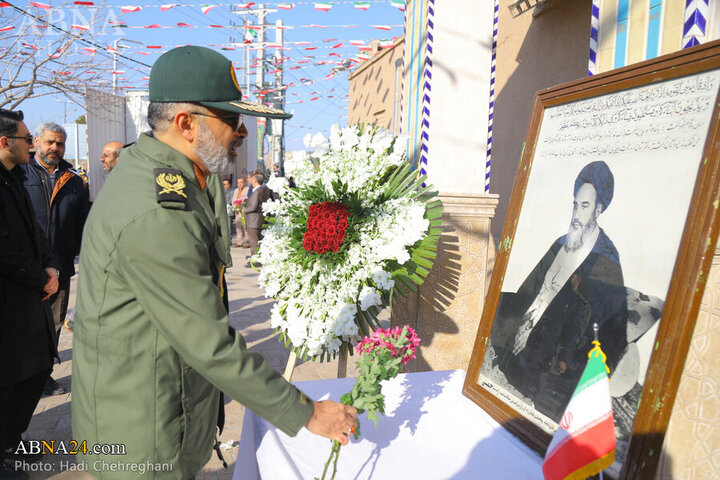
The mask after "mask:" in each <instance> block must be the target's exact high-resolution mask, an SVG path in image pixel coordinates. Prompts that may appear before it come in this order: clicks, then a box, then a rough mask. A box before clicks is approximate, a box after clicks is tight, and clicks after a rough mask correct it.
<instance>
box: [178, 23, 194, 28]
mask: <svg viewBox="0 0 720 480" xmlns="http://www.w3.org/2000/svg"><path fill="white" fill-rule="evenodd" d="M177 26H178V27H186V28H195V27H194V26H193V25H190V24H189V23H183V22H178V24H177Z"/></svg>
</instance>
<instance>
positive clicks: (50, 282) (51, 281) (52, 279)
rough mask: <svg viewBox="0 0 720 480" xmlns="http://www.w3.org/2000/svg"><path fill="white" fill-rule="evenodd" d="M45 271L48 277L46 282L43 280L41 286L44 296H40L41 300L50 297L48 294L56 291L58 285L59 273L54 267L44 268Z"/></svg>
mask: <svg viewBox="0 0 720 480" xmlns="http://www.w3.org/2000/svg"><path fill="white" fill-rule="evenodd" d="M45 272H47V275H48V279H47V282H45V286H44V287H43V292H45V296H44V297H43V298H42V299H43V300H45V299H46V298H48V297H50V295H53V294H55V292H57V291H58V287H59V286H60V284H59V282H58V276H59V275H58V271H57V270H56V269H54V268H46V269H45Z"/></svg>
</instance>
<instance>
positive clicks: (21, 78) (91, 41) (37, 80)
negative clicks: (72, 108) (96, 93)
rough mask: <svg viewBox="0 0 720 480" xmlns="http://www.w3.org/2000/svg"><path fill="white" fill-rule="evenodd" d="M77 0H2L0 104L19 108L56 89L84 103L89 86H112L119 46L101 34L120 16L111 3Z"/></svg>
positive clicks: (79, 102)
mask: <svg viewBox="0 0 720 480" xmlns="http://www.w3.org/2000/svg"><path fill="white" fill-rule="evenodd" d="M73 3H74V2H68V3H65V4H61V5H59V6H55V7H52V8H51V7H49V6H47V5H43V4H41V3H38V2H33V3H32V4H28V6H27V7H26V9H23V8H20V7H18V6H16V5H14V4H13V3H12V0H11V1H10V2H3V5H4V6H3V8H0V32H2V33H0V107H3V108H9V109H15V108H17V107H18V106H19V105H20V104H21V103H22V102H23V101H24V100H26V99H28V98H35V97H42V96H44V95H51V94H57V93H60V94H63V95H64V96H66V97H67V98H68V99H69V100H70V101H72V102H74V103H76V104H78V105H82V104H83V103H84V102H83V100H82V96H83V93H84V91H85V89H86V88H87V87H89V86H91V87H93V88H95V89H100V90H106V89H107V90H109V87H110V83H111V80H110V78H111V75H112V74H116V72H113V71H112V60H113V54H114V53H115V52H112V48H110V47H105V46H103V45H102V43H104V42H103V41H102V40H100V38H101V37H103V36H106V35H109V34H111V33H114V31H117V30H119V29H118V27H117V25H118V24H119V22H113V21H112V19H113V18H114V19H115V20H117V17H114V13H113V10H112V9H107V8H100V7H101V6H98V7H83V6H74V4H73ZM36 5H42V7H39V6H36ZM45 7H47V8H45ZM113 25H115V26H113ZM122 57H123V58H125V57H124V56H122Z"/></svg>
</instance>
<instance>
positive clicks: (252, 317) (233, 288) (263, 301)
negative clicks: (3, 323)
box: [25, 248, 354, 480]
mask: <svg viewBox="0 0 720 480" xmlns="http://www.w3.org/2000/svg"><path fill="white" fill-rule="evenodd" d="M247 254H248V250H247V249H241V248H233V263H234V264H235V266H234V267H232V268H230V269H228V271H227V282H228V293H229V296H230V324H231V325H232V326H233V327H235V328H236V329H238V330H240V331H241V332H242V334H243V335H244V337H245V340H246V342H247V344H248V347H249V348H250V349H251V350H254V351H257V352H260V353H262V354H263V355H264V356H265V358H266V359H267V360H268V361H269V362H270V364H271V365H272V366H273V368H275V369H276V370H278V371H280V372H281V373H282V372H283V371H284V369H285V365H286V362H287V358H288V355H289V351H288V350H286V349H285V348H284V347H283V345H282V344H281V343H280V342H278V341H277V338H276V337H275V336H273V332H272V329H271V328H270V322H269V318H270V307H271V306H272V300H271V299H267V298H265V296H264V295H263V292H262V290H261V289H260V288H259V287H258V286H257V282H256V278H257V272H254V271H252V270H251V269H249V268H247V267H245V264H246V260H245V256H246V255H247ZM78 275H82V272H79V274H78ZM76 278H77V276H76V277H73V283H72V286H71V288H72V291H71V295H70V311H69V315H71V314H72V313H73V312H74V303H75V293H74V288H75V279H76ZM72 342H73V335H72V332H69V331H67V330H65V329H63V331H62V333H61V335H60V346H59V350H60V359H61V360H62V363H61V364H60V365H56V366H55V369H54V372H53V377H54V378H55V379H56V380H57V381H58V382H59V383H61V384H62V385H63V386H65V387H66V388H67V389H68V392H70V393H67V394H64V395H57V396H53V397H43V398H42V399H41V400H40V403H39V404H38V406H37V409H36V411H35V414H34V416H33V419H32V422H31V423H30V428H29V429H28V431H27V433H26V435H25V436H26V437H27V438H28V439H38V440H56V441H59V440H64V441H65V442H68V441H70V440H74V439H73V436H72V432H71V422H70V402H71V401H72V393H71V380H72ZM350 363H351V364H352V357H351V362H350ZM353 374H354V371H353V368H352V366H350V367H349V371H348V376H353ZM336 376H337V360H336V361H334V362H330V363H324V364H321V363H316V362H305V363H302V362H298V365H297V367H296V368H295V372H294V374H293V380H315V379H321V378H335V377H336ZM244 410H245V409H244V407H243V406H242V405H240V404H239V403H238V402H236V401H234V400H229V399H226V406H225V413H226V417H227V419H226V421H225V431H224V432H223V434H222V435H221V438H220V441H221V442H223V443H224V444H226V446H229V448H228V449H227V450H225V451H224V455H225V458H226V460H227V462H228V464H229V468H227V469H224V468H223V467H222V464H221V462H220V461H219V460H218V459H217V457H216V456H215V455H214V454H213V458H212V460H211V461H210V462H209V463H208V464H207V465H206V466H205V468H204V469H203V470H202V471H201V472H200V473H199V474H198V475H197V479H198V480H208V479H213V480H214V479H230V478H232V472H233V469H234V467H235V456H236V454H237V442H238V440H239V439H240V431H241V429H242V419H243V414H244ZM73 465H75V469H73ZM34 466H35V468H36V469H38V470H44V471H31V474H30V478H31V479H33V480H36V479H47V478H52V479H55V480H75V479H79V480H85V479H90V478H91V477H90V476H89V475H88V474H86V473H83V472H79V471H77V464H76V463H75V457H74V456H70V455H52V456H48V457H46V458H43V460H42V461H41V462H39V463H37V464H35V465H34Z"/></svg>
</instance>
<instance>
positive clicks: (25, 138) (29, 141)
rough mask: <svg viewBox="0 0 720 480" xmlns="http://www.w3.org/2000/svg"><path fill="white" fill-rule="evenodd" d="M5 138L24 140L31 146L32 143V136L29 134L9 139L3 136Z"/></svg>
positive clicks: (8, 136) (7, 136)
mask: <svg viewBox="0 0 720 480" xmlns="http://www.w3.org/2000/svg"><path fill="white" fill-rule="evenodd" d="M5 138H16V139H18V140H25V141H26V142H27V143H29V144H30V145H32V143H33V136H32V135H31V134H29V133H28V134H27V135H25V136H24V137H11V136H10V135H5Z"/></svg>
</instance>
